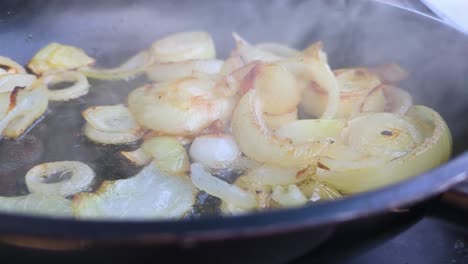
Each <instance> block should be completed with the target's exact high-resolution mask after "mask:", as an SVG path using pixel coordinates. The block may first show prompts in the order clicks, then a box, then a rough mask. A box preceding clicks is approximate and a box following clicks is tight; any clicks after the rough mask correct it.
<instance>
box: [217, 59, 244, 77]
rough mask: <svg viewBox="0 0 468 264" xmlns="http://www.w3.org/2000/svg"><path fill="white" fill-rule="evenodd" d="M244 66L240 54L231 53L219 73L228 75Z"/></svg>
mask: <svg viewBox="0 0 468 264" xmlns="http://www.w3.org/2000/svg"><path fill="white" fill-rule="evenodd" d="M243 66H244V62H243V61H242V59H241V57H240V56H238V55H231V56H230V57H229V58H227V59H226V60H225V61H224V63H223V65H222V66H221V69H220V70H219V74H221V75H228V74H230V73H232V72H234V71H235V70H237V69H239V68H241V67H243Z"/></svg>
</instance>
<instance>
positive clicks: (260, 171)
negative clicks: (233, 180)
mask: <svg viewBox="0 0 468 264" xmlns="http://www.w3.org/2000/svg"><path fill="white" fill-rule="evenodd" d="M301 170H303V168H301V167H295V168H283V167H277V166H274V165H263V166H260V167H258V168H256V169H253V170H252V171H250V172H248V173H247V174H245V175H243V176H241V177H240V178H239V179H238V181H241V182H242V183H241V185H242V186H246V185H250V184H254V185H259V186H264V185H269V186H276V185H287V184H294V183H298V182H301V181H303V180H305V179H306V177H307V176H308V175H307V173H302V172H301Z"/></svg>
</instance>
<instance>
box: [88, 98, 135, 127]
mask: <svg viewBox="0 0 468 264" xmlns="http://www.w3.org/2000/svg"><path fill="white" fill-rule="evenodd" d="M82 114H83V117H84V118H85V119H86V121H87V122H88V124H89V125H90V126H92V127H93V128H95V129H97V130H101V131H103V132H121V133H123V132H127V133H128V132H130V133H132V132H133V131H138V130H139V129H140V128H139V126H138V124H137V122H136V121H135V119H134V118H133V115H132V113H131V112H130V111H129V110H128V108H127V107H125V106H124V105H121V104H120V105H106V106H93V107H90V108H88V109H86V110H84V111H83V112H82Z"/></svg>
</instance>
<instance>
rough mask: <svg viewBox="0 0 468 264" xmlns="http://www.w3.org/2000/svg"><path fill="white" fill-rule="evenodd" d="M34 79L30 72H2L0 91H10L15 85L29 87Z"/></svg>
mask: <svg viewBox="0 0 468 264" xmlns="http://www.w3.org/2000/svg"><path fill="white" fill-rule="evenodd" d="M35 81H36V76H34V75H32V74H2V75H0V93H7V92H11V91H13V90H14V89H15V87H29V86H31V85H32V84H33V82H35Z"/></svg>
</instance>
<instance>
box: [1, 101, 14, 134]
mask: <svg viewBox="0 0 468 264" xmlns="http://www.w3.org/2000/svg"><path fill="white" fill-rule="evenodd" d="M10 94H11V93H0V121H1V120H2V118H3V117H4V116H5V115H6V113H7V112H8V110H9V108H10ZM0 134H1V133H0Z"/></svg>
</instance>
